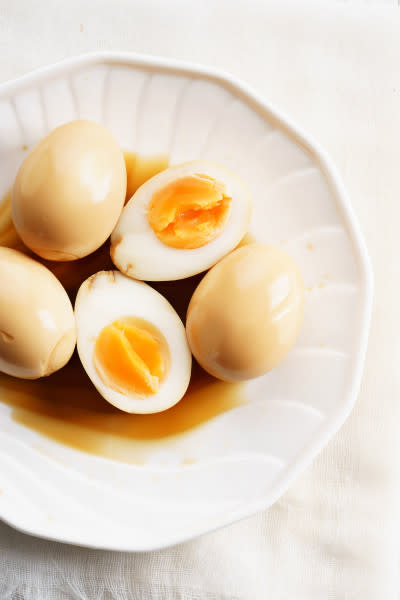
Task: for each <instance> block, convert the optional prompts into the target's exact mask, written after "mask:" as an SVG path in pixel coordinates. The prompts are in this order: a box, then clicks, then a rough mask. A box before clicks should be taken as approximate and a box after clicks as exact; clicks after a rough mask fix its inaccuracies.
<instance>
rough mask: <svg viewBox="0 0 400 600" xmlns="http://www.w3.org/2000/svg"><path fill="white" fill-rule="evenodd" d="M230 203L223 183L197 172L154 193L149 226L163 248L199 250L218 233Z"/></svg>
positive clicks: (149, 213) (225, 219)
mask: <svg viewBox="0 0 400 600" xmlns="http://www.w3.org/2000/svg"><path fill="white" fill-rule="evenodd" d="M231 200H232V199H231V198H230V197H229V196H227V195H226V188H225V185H224V184H223V183H221V182H219V181H216V180H215V179H213V178H212V177H209V176H208V175H203V174H200V173H195V174H193V175H187V176H185V177H181V178H179V179H176V180H175V181H171V182H170V183H168V184H167V185H166V186H164V187H163V188H161V189H160V190H157V191H156V192H155V193H154V195H153V198H152V201H151V204H150V207H149V212H148V219H149V223H150V226H151V228H152V229H153V231H154V233H155V234H156V236H157V237H158V239H159V240H160V241H161V242H163V244H165V245H167V246H171V247H172V248H181V249H183V248H184V249H191V248H200V247H201V246H205V245H206V244H208V243H209V242H211V241H212V240H214V239H215V238H216V237H217V236H218V235H219V234H220V233H221V231H222V229H223V227H224V225H225V223H226V221H227V219H228V216H229V211H230V204H231Z"/></svg>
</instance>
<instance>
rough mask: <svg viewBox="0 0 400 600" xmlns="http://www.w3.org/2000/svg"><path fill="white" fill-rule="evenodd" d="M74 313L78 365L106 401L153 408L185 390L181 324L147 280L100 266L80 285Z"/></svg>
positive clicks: (187, 364)
mask: <svg viewBox="0 0 400 600" xmlns="http://www.w3.org/2000/svg"><path fill="white" fill-rule="evenodd" d="M75 316H76V324H77V335H78V353H79V357H80V359H81V362H82V365H83V367H84V369H85V371H86V373H87V374H88V376H89V377H90V379H91V380H92V382H93V384H94V385H95V387H96V388H97V390H98V391H99V392H100V394H101V395H102V396H103V397H104V398H105V399H106V400H107V401H108V402H110V403H111V404H113V405H114V406H117V407H118V408H120V409H121V410H124V411H126V412H130V413H155V412H160V411H162V410H165V409H167V408H170V407H171V406H173V405H174V404H176V403H177V402H178V401H179V400H180V399H181V398H182V396H183V395H184V394H185V392H186V389H187V387H188V385H189V380H190V374H191V365H192V356H191V353H190V349H189V346H188V343H187V339H186V334H185V328H184V326H183V323H182V321H181V319H180V318H179V316H178V315H177V313H176V312H175V310H174V309H173V308H172V306H171V305H170V304H169V302H168V301H167V300H166V299H165V298H164V297H163V296H162V295H161V294H159V293H158V292H157V291H156V290H154V289H153V288H151V287H150V286H149V285H147V284H145V283H142V282H140V281H133V280H132V279H129V278H127V277H125V276H124V275H121V273H119V272H118V271H100V272H99V273H96V274H95V275H92V276H91V277H89V279H87V280H86V281H85V282H84V283H83V284H82V285H81V287H80V289H79V292H78V295H77V298H76V303H75Z"/></svg>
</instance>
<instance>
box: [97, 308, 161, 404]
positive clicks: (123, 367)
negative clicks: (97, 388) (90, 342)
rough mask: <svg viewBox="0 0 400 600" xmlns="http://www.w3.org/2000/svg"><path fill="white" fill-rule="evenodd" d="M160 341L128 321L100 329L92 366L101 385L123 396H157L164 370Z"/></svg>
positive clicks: (121, 321)
mask: <svg viewBox="0 0 400 600" xmlns="http://www.w3.org/2000/svg"><path fill="white" fill-rule="evenodd" d="M153 329H154V327H153ZM161 337H162V336H161V334H160V337H156V335H155V334H154V333H153V332H151V331H149V329H148V328H146V327H144V326H142V325H140V326H139V325H135V324H133V323H131V322H129V321H128V320H126V321H124V320H117V321H114V322H113V323H111V324H110V325H107V326H106V327H104V328H103V329H102V330H101V332H100V333H99V335H98V337H97V340H96V344H95V348H94V364H95V367H96V369H97V371H98V373H99V375H100V377H101V378H102V380H103V382H104V383H105V384H106V385H108V386H110V387H112V388H113V389H115V390H117V391H119V392H121V393H125V394H131V393H135V394H155V393H156V392H158V390H159V387H160V380H161V379H162V377H163V375H164V374H165V370H166V369H165V367H166V365H165V360H164V359H165V352H164V351H163V347H162V342H161V339H160V338H161ZM164 344H166V342H165V341H164Z"/></svg>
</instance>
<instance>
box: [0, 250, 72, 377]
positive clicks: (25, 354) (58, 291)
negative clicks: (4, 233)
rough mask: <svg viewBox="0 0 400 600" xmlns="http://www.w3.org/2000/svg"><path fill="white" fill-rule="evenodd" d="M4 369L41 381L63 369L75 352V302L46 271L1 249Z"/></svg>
mask: <svg viewBox="0 0 400 600" xmlns="http://www.w3.org/2000/svg"><path fill="white" fill-rule="evenodd" d="M0 282H1V283H0V371H2V372H4V373H7V374H8V375H13V376H14V377H21V378H22V379H37V378H38V377H44V376H45V375H50V374H51V373H54V372H55V371H57V370H58V369H61V367H63V366H64V365H65V364H66V363H67V362H68V361H69V359H70V358H71V355H72V353H73V351H74V348H75V342H76V332H75V319H74V313H73V310H72V305H71V302H70V299H69V298H68V296H67V292H66V291H65V290H64V288H63V287H62V285H61V283H60V282H59V281H58V279H57V278H56V277H55V276H54V275H53V274H52V273H51V272H50V271H49V270H48V269H46V267H44V266H43V265H41V264H40V263H38V262H37V261H35V260H33V259H32V258H29V257H28V256H25V254H22V253H21V252H18V251H17V250H12V249H11V248H3V247H0Z"/></svg>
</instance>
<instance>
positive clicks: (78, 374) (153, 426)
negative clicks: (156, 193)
mask: <svg viewBox="0 0 400 600" xmlns="http://www.w3.org/2000/svg"><path fill="white" fill-rule="evenodd" d="M125 159H126V164H127V170H128V169H131V176H130V190H129V193H130V194H131V193H133V191H134V189H135V186H137V183H138V182H141V183H143V181H145V180H146V179H147V178H148V177H149V176H151V175H154V174H155V173H156V172H158V171H160V170H162V169H165V168H166V167H167V166H168V157H165V156H161V155H160V156H157V157H149V158H147V159H145V158H143V157H138V156H137V155H136V154H133V153H125ZM132 165H136V167H135V168H136V169H137V171H136V172H133V171H132V169H133V167H132ZM128 181H129V174H128ZM2 232H3V237H2V236H1V234H2ZM251 241H253V238H252V237H251V236H250V235H246V236H245V238H244V240H243V241H242V242H241V245H242V244H244V243H250V242H251ZM0 244H1V245H7V246H8V245H10V246H11V247H16V246H18V236H17V234H16V232H15V230H14V227H13V225H12V220H11V214H10V208H9V195H8V194H7V197H6V198H5V199H4V202H2V203H0ZM95 258H96V260H95V261H94V262H95V266H96V268H95V269H94V271H93V272H96V271H97V270H101V269H102V268H105V269H110V268H112V266H111V263H110V259H109V254H108V251H106V252H104V248H103V249H100V250H99V251H97V256H96V257H95ZM84 260H85V259H82V261H84ZM102 262H104V264H102ZM66 264H67V263H63V265H64V266H63V267H59V269H60V270H61V269H66V270H68V267H67V266H65V265H66ZM71 265H74V263H71ZM85 265H86V263H85ZM50 268H51V265H50ZM55 269H56V266H55ZM75 270H76V267H75ZM55 274H56V275H58V273H57V272H56V273H55ZM89 274H90V273H86V272H85V276H84V277H83V279H85V278H86V277H87V276H89ZM202 276H203V275H196V276H194V277H191V278H189V279H185V280H182V281H169V282H160V283H159V282H157V283H154V284H152V286H153V287H154V288H155V289H156V290H158V291H159V292H160V293H162V294H163V295H164V296H165V297H166V298H167V299H168V300H169V302H171V304H172V305H173V306H174V308H175V310H176V311H177V312H178V314H179V315H180V317H181V318H182V319H183V320H185V317H186V310H187V306H188V303H189V300H190V298H191V296H192V294H193V291H194V290H195V288H196V286H197V285H198V283H199V282H200V280H201V278H202ZM59 278H60V279H61V280H62V278H61V277H59ZM74 287H75V286H74ZM73 291H75V290H73ZM71 295H73V294H71ZM0 402H2V403H4V404H7V405H9V406H11V407H13V410H12V413H11V415H12V418H13V420H14V421H16V422H18V423H20V424H21V425H24V426H25V427H28V428H30V429H32V430H34V431H36V432H38V433H40V434H41V435H43V436H46V437H47V438H50V439H52V440H55V441H57V442H60V443H62V444H65V445H67V446H69V447H72V448H75V449H78V450H82V451H84V452H88V453H90V454H95V455H97V456H102V457H106V458H110V459H113V460H117V461H120V462H125V463H134V464H143V463H145V462H146V460H147V458H148V456H149V455H150V453H151V452H152V451H154V449H155V447H157V448H159V449H162V448H163V447H167V446H168V443H170V441H171V440H173V439H175V438H176V436H182V435H184V434H185V433H187V432H189V431H191V430H193V429H194V428H196V427H199V426H201V425H202V424H204V423H206V422H207V421H209V420H210V419H212V418H214V417H216V416H218V415H220V414H222V413H225V412H227V411H229V410H231V409H233V408H235V407H236V406H239V405H241V404H245V403H246V402H247V400H246V398H245V396H244V393H243V384H241V383H226V382H222V381H219V380H217V379H215V378H214V377H211V376H210V375H208V374H207V373H206V372H205V371H203V369H201V367H200V366H199V365H198V364H197V363H195V362H194V364H193V370H192V378H191V382H190V385H189V388H188V391H187V392H186V394H185V396H184V397H183V398H182V400H181V401H180V402H178V404H176V405H175V406H173V407H172V408H170V409H168V410H166V411H164V412H161V413H156V414H150V415H135V414H128V413H124V412H122V411H120V410H118V409H117V408H115V407H113V406H112V405H111V404H109V403H108V402H106V401H105V400H104V399H103V398H102V396H100V394H99V393H98V392H97V391H96V389H95V388H94V386H93V385H92V383H91V381H90V380H89V378H88V377H87V375H86V373H85V371H84V370H83V368H82V366H81V363H80V361H79V358H78V356H77V354H76V352H75V354H74V356H73V357H72V359H71V361H70V362H69V364H68V365H66V366H65V367H64V368H63V369H61V370H60V371H58V372H57V373H55V374H54V375H51V376H50V377H47V378H45V379H40V380H36V381H26V380H22V379H15V378H13V377H9V376H7V375H4V374H1V373H0ZM183 462H184V463H185V464H190V463H192V462H194V461H193V460H192V458H191V457H185V458H184V461H183Z"/></svg>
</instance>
